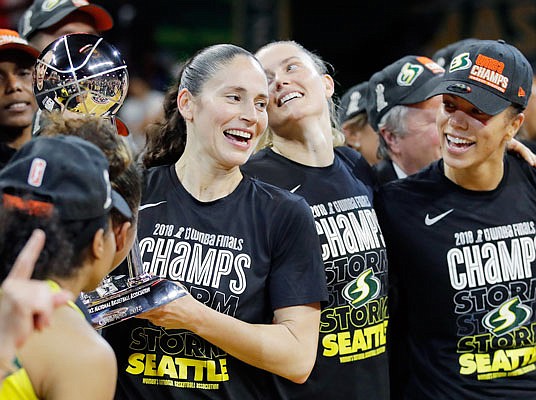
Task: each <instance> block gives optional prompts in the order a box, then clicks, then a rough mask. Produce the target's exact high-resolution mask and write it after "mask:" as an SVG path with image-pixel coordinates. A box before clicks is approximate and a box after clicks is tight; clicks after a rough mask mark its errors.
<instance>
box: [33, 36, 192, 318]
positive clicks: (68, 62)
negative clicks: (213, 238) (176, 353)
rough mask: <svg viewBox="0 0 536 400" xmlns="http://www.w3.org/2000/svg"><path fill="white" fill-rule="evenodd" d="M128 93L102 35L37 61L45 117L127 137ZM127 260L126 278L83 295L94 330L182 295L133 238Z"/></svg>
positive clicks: (72, 42)
mask: <svg viewBox="0 0 536 400" xmlns="http://www.w3.org/2000/svg"><path fill="white" fill-rule="evenodd" d="M127 90H128V71H127V65H126V63H125V61H124V60H123V58H122V56H121V53H120V52H119V51H118V50H117V48H115V47H114V46H112V45H111V44H110V43H108V42H106V41H105V40H104V39H103V38H102V37H99V36H96V35H91V34H85V33H76V34H69V35H65V36H62V37H60V38H58V39H56V40H55V41H54V42H52V43H51V44H50V45H48V46H47V47H46V48H45V49H44V50H43V52H42V53H41V55H40V56H39V58H38V59H37V63H36V67H35V73H34V93H35V96H36V99H37V103H38V105H39V108H40V109H41V110H42V112H43V113H45V114H46V112H52V111H57V112H60V113H62V114H63V116H64V117H65V118H76V117H77V116H78V115H83V114H86V115H96V116H100V117H102V118H107V119H110V121H111V122H112V123H113V124H114V126H116V129H117V132H118V133H119V134H121V135H123V136H126V135H128V130H127V129H126V127H125V126H124V125H123V124H122V123H121V122H120V121H119V120H118V119H117V118H116V113H117V111H118V110H119V108H120V107H121V105H122V104H123V101H124V99H125V97H126V95H127ZM44 121H45V123H46V118H45V119H44ZM125 262H126V264H127V266H128V275H109V276H108V277H106V278H105V279H104V280H103V282H102V283H101V284H100V286H99V287H97V289H96V290H94V291H92V292H87V293H82V295H81V298H82V301H83V303H84V304H85V305H86V306H87V308H88V311H89V313H90V315H91V322H92V325H93V327H94V328H96V329H101V328H104V327H106V326H109V325H112V324H115V323H117V322H121V321H123V320H125V319H128V318H131V317H134V316H136V315H139V314H141V313H144V312H146V311H149V310H151V309H153V308H156V307H159V306H161V305H163V304H167V303H169V302H170V301H173V300H175V299H177V298H179V297H182V296H184V295H185V294H186V290H185V289H184V288H183V287H182V286H180V285H178V284H175V283H173V282H171V281H168V280H166V279H162V278H160V277H157V276H154V275H151V274H148V273H146V272H144V270H143V266H142V263H141V256H140V250H139V246H138V242H137V240H136V241H135V242H134V245H133V246H132V249H131V250H130V253H129V254H128V256H127V259H126V261H125Z"/></svg>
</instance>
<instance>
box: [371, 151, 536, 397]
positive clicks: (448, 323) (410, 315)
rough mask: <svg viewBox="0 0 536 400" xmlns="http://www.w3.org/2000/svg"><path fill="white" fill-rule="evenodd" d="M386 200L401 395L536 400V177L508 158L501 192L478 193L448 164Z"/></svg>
mask: <svg viewBox="0 0 536 400" xmlns="http://www.w3.org/2000/svg"><path fill="white" fill-rule="evenodd" d="M377 199H378V207H377V211H378V215H379V217H380V222H381V225H382V229H383V232H384V234H385V237H386V240H387V248H388V254H389V261H390V263H389V272H390V274H391V276H390V281H391V282H392V284H393V286H394V292H393V293H394V295H393V296H392V297H391V302H392V304H393V306H394V308H393V311H392V314H391V324H390V332H389V333H390V336H392V339H393V340H391V341H390V343H391V345H392V346H393V352H392V357H393V366H394V368H393V372H394V374H393V378H394V380H395V381H400V380H404V379H405V380H406V381H405V383H404V382H403V384H402V387H404V384H405V386H406V387H405V390H400V392H398V391H397V394H399V397H400V398H406V399H467V400H469V399H474V400H482V399H492V398H493V399H535V398H536V372H535V369H536V346H535V344H536V323H535V315H534V310H535V300H536V263H535V260H536V247H535V240H536V225H535V219H536V218H535V217H536V169H534V168H532V167H530V166H529V165H528V164H526V163H525V162H524V161H521V160H519V159H516V158H514V157H512V156H506V157H505V173H504V176H503V179H502V181H501V182H500V184H499V186H498V187H497V188H496V189H495V190H491V191H471V190H466V189H463V188H462V187H460V186H458V185H455V184H454V183H453V182H451V181H450V180H449V179H447V178H446V177H445V176H444V172H443V162H442V160H440V161H437V162H435V163H433V164H431V165H430V166H429V167H427V168H426V169H425V170H423V171H421V172H419V173H418V174H416V175H414V176H411V177H408V178H406V179H403V180H400V181H396V182H392V183H389V184H387V185H385V186H384V187H382V188H381V190H380V193H379V195H378V196H377ZM395 295H396V296H395ZM402 392H405V394H404V395H402ZM399 397H397V398H399Z"/></svg>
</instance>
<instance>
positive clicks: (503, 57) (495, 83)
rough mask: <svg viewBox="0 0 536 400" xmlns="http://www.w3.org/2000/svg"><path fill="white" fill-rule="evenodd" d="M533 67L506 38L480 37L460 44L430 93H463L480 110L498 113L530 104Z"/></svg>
mask: <svg viewBox="0 0 536 400" xmlns="http://www.w3.org/2000/svg"><path fill="white" fill-rule="evenodd" d="M532 75H533V72H532V67H531V66H530V63H529V62H528V60H527V59H526V58H525V56H524V55H523V54H522V53H521V52H520V51H519V50H518V49H517V48H515V47H514V46H512V45H510V44H507V43H505V42H504V40H476V41H473V42H470V43H468V44H466V45H463V46H460V47H459V48H458V49H457V50H456V52H455V54H454V56H453V58H452V61H451V63H450V65H449V67H448V69H447V71H446V72H445V75H444V76H443V77H442V79H441V82H440V83H439V85H438V86H437V87H436V88H435V89H434V90H433V91H432V92H431V93H430V95H429V96H430V97H431V96H435V95H438V94H452V95H455V96H459V97H461V98H463V99H465V100H467V101H468V102H470V103H471V104H473V105H474V106H475V107H477V108H478V109H479V110H480V111H482V112H484V113H486V114H489V115H496V114H499V113H500V112H501V111H503V110H504V109H506V107H508V106H510V104H517V105H519V106H521V107H522V108H525V107H526V106H527V103H528V101H529V97H530V94H531V89H532Z"/></svg>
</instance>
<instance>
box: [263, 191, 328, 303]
mask: <svg viewBox="0 0 536 400" xmlns="http://www.w3.org/2000/svg"><path fill="white" fill-rule="evenodd" d="M294 197H296V198H297V196H294ZM292 202H293V204H289V202H285V203H282V204H281V206H280V207H279V208H278V210H276V215H274V218H273V220H272V221H273V229H271V232H272V237H271V239H270V240H271V241H272V243H273V246H272V249H273V253H274V254H273V257H272V271H271V274H270V283H269V290H270V293H271V302H272V307H273V308H274V309H278V308H281V307H287V306H292V305H299V304H307V303H313V302H322V301H326V300H327V286H326V275H325V272H324V264H323V262H322V256H321V253H320V242H319V239H318V234H317V233H316V228H315V225H314V219H313V216H312V213H311V211H310V208H309V206H308V204H307V203H306V201H305V200H304V199H299V200H293V201H292Z"/></svg>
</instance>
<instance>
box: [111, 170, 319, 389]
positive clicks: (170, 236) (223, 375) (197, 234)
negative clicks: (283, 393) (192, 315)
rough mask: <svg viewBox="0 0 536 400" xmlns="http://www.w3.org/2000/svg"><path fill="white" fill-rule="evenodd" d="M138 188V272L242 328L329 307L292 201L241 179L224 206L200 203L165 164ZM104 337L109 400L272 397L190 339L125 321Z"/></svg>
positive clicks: (261, 375)
mask: <svg viewBox="0 0 536 400" xmlns="http://www.w3.org/2000/svg"><path fill="white" fill-rule="evenodd" d="M146 187H147V190H146V193H145V194H144V196H143V200H142V205H141V207H140V214H139V227H138V237H139V244H140V249H141V256H142V261H143V266H144V270H145V271H146V272H150V273H152V274H154V275H159V276H163V277H166V278H168V279H170V280H174V281H180V282H181V283H183V284H184V285H185V286H186V287H187V288H188V290H189V291H190V293H191V294H192V295H193V296H194V298H196V299H197V300H199V301H201V302H203V303H204V304H206V305H207V306H209V307H212V308H214V309H216V310H218V311H220V312H223V313H225V314H228V315H231V316H233V317H236V318H237V319H240V320H242V321H246V322H249V323H259V324H270V323H271V322H272V319H273V311H274V310H275V309H279V308H282V307H287V306H294V305H302V304H308V303H313V302H320V301H325V300H326V299H327V291H326V279H325V274H324V271H323V265H322V259H321V255H320V249H319V244H318V236H317V235H316V231H315V227H314V220H313V218H312V216H311V211H310V209H309V206H308V205H307V203H306V202H305V200H303V199H302V198H301V197H300V196H297V195H293V194H291V193H288V192H287V191H284V190H281V189H279V188H276V187H274V186H271V185H268V184H266V183H264V182H259V181H256V180H253V179H250V178H248V177H244V179H243V180H242V182H241V183H240V184H239V186H238V187H237V188H236V189H235V190H234V191H233V193H231V194H230V195H228V196H226V197H225V198H222V199H219V200H216V201H212V202H199V201H197V200H196V199H195V198H193V197H192V196H191V195H190V194H189V193H188V192H187V191H186V190H185V189H184V187H183V186H182V185H181V183H180V182H179V180H178V179H177V175H176V173H175V170H174V167H173V166H163V167H156V168H153V169H150V170H149V172H148V175H147V181H146ZM177 301H180V299H179V300H177ZM104 336H105V338H106V339H107V340H108V341H109V342H110V344H111V345H112V347H113V348H114V350H115V352H116V356H117V359H118V366H119V380H118V386H117V394H116V398H117V399H129V400H132V399H152V400H171V399H181V400H183V399H204V398H206V399H233V400H236V399H276V398H277V395H276V394H275V392H274V384H273V382H272V379H271V374H270V373H268V372H266V371H263V370H261V369H258V368H255V367H252V366H250V365H247V364H245V363H242V362H240V361H239V360H237V359H236V358H234V357H232V356H231V355H229V354H227V353H225V352H224V351H223V350H221V349H220V348H218V347H216V346H214V345H212V344H210V343H209V342H207V341H205V340H204V339H202V338H201V337H199V336H197V335H195V334H194V333H192V332H190V331H186V330H172V329H163V328H161V327H158V326H155V325H152V324H151V323H150V322H148V321H147V320H142V319H137V318H132V319H129V320H127V321H124V322H121V323H119V324H116V325H113V326H111V327H109V328H107V329H105V330H104Z"/></svg>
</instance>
